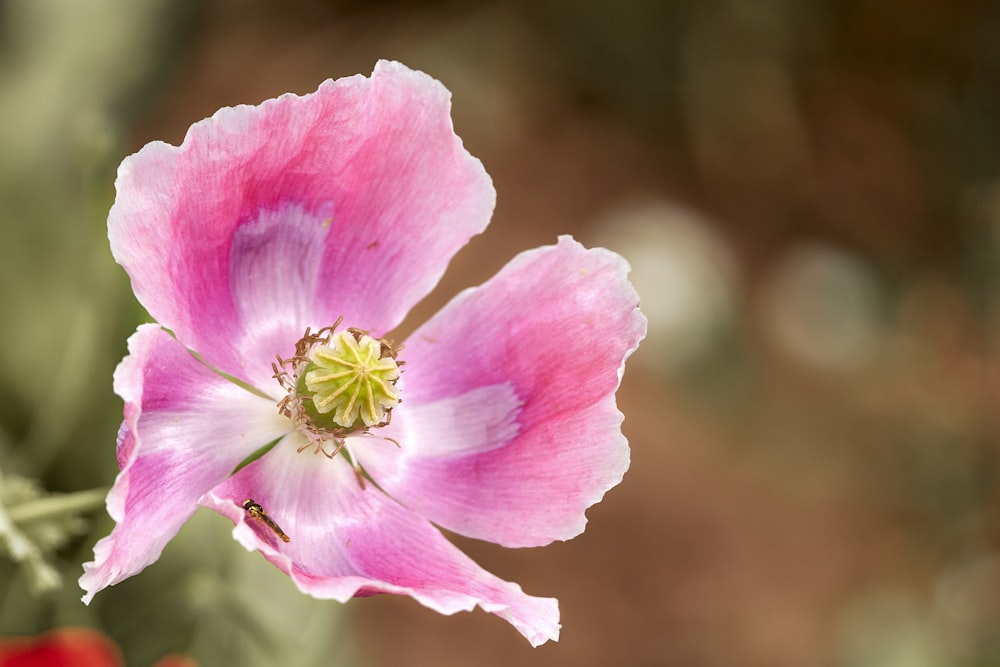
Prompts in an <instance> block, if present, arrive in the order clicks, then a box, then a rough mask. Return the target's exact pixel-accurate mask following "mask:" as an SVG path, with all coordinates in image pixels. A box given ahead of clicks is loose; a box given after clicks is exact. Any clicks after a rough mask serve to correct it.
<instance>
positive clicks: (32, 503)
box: [7, 488, 108, 524]
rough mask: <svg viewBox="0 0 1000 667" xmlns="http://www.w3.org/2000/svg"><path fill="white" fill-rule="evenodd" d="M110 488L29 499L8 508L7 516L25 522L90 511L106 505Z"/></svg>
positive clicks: (14, 520)
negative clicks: (105, 499) (105, 501)
mask: <svg viewBox="0 0 1000 667" xmlns="http://www.w3.org/2000/svg"><path fill="white" fill-rule="evenodd" d="M107 495H108V489H106V488H105V489H90V490H89V491H77V492H76V493H67V494H64V495H59V496H47V497H45V498H38V499H37V500H29V501H28V502H25V503H21V504H20V505H16V506H14V507H10V508H8V509H7V516H8V517H9V518H10V520H11V522H13V523H15V524H24V523H27V522H29V521H36V520H38V519H47V518H49V517H53V516H61V515H63V514H77V513H80V512H89V511H90V510H95V509H98V508H100V507H103V506H104V498H105V497H106V496H107Z"/></svg>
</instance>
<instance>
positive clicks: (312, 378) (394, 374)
mask: <svg viewBox="0 0 1000 667" xmlns="http://www.w3.org/2000/svg"><path fill="white" fill-rule="evenodd" d="M337 324H340V320H338V321H337ZM337 324H334V325H333V326H332V327H325V328H323V329H320V330H319V331H317V332H316V333H310V331H309V330H308V329H306V333H305V335H304V336H303V337H302V338H301V339H300V340H299V341H298V342H297V343H296V344H295V356H293V357H292V358H291V359H282V358H281V357H278V363H277V364H274V365H273V368H274V377H275V378H276V379H277V380H278V382H279V383H280V384H281V386H282V387H283V388H284V389H285V391H287V392H288V394H287V395H286V396H285V398H283V399H282V400H281V402H280V403H278V411H279V412H281V414H283V415H285V416H286V417H288V418H289V419H291V420H292V421H293V422H294V423H295V425H296V428H298V430H299V431H301V432H302V433H303V434H305V435H306V437H307V438H308V439H309V443H310V444H312V445H315V447H316V449H317V451H323V452H324V453H326V445H328V444H329V445H330V447H332V449H333V454H329V453H328V454H327V455H328V456H330V457H331V458H332V457H333V456H335V455H336V453H337V452H339V451H340V449H341V448H342V447H343V446H344V438H346V437H349V436H352V435H360V434H364V433H368V432H369V430H370V429H372V428H378V427H380V426H385V425H387V424H388V423H389V421H390V419H391V416H392V409H393V408H394V407H396V405H398V404H399V401H400V398H399V389H398V388H397V387H396V381H397V380H399V375H400V366H401V365H403V362H401V361H397V360H396V354H397V352H398V351H397V350H396V349H395V348H393V346H392V345H391V344H390V343H389V342H387V341H386V340H384V339H381V338H374V337H372V336H371V335H369V333H368V332H367V331H363V330H361V329H355V328H349V329H345V330H343V331H334V329H335V328H336V327H337ZM303 449H305V447H303Z"/></svg>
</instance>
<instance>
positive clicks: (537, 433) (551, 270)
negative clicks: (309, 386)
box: [356, 237, 646, 546]
mask: <svg viewBox="0 0 1000 667" xmlns="http://www.w3.org/2000/svg"><path fill="white" fill-rule="evenodd" d="M627 272H628V265H627V264H626V262H625V260H623V259H622V258H621V257H619V256H618V255H616V254H614V253H612V252H611V251H608V250H604V249H600V248H599V249H593V250H587V249H586V248H584V247H583V246H581V245H580V244H579V243H577V242H576V241H574V240H573V239H571V238H569V237H561V238H560V239H559V243H558V245H555V246H549V247H545V248H539V249H536V250H532V251H529V252H525V253H522V254H521V255H519V256H517V257H515V258H514V259H513V260H512V261H511V262H510V263H509V264H508V265H507V266H506V267H505V268H504V269H503V270H501V271H500V273H499V274H498V275H497V276H495V277H494V278H493V279H491V280H490V281H489V282H487V283H486V284H484V285H482V286H480V287H478V288H474V289H471V290H466V291H465V292H463V293H462V294H460V295H458V297H456V298H455V299H454V300H453V301H452V302H451V303H450V304H448V305H447V306H446V307H445V308H444V309H442V310H441V312H439V313H438V314H437V315H436V316H435V317H434V318H432V319H431V320H430V321H429V322H427V324H425V325H424V326H423V327H421V328H420V329H419V330H417V331H416V332H415V333H414V334H413V336H411V337H410V339H409V340H408V341H407V342H406V345H405V349H404V353H405V359H406V374H405V375H404V379H405V386H403V387H402V388H401V393H402V395H403V397H404V398H403V403H401V404H400V405H399V407H397V408H396V410H395V411H394V412H393V421H392V424H391V425H390V427H387V429H386V434H387V435H390V436H391V437H393V438H394V439H396V440H398V441H399V443H400V447H399V448H398V449H397V448H396V447H395V446H394V445H392V444H391V443H384V442H374V440H375V439H373V442H372V443H370V444H369V445H367V446H363V447H362V446H359V447H357V448H356V451H357V456H358V459H359V461H360V462H361V464H362V465H363V466H364V467H365V469H366V470H367V471H368V472H369V473H370V474H371V475H372V477H373V479H375V481H376V482H377V483H378V484H379V485H380V486H381V487H382V488H383V489H385V490H386V492H387V493H388V494H389V495H391V496H392V497H394V498H396V499H397V500H398V501H400V502H401V503H403V504H405V505H407V506H409V507H411V508H414V509H416V510H417V511H418V512H420V513H421V514H422V515H424V516H426V517H427V518H428V519H430V520H431V521H433V522H434V523H436V524H438V525H440V526H442V527H444V528H447V529H448V530H452V531H455V532H457V533H460V534H463V535H468V536H470V537H476V538H480V539H485V540H490V541H492V542H497V543H499V544H503V545H505V546H538V545H542V544H546V543H548V542H551V541H553V540H557V539H569V538H571V537H574V536H576V535H578V534H579V533H581V532H582V531H583V529H584V525H585V523H586V517H585V516H584V511H585V510H586V509H587V508H588V507H590V506H591V505H593V504H594V503H596V502H598V501H599V500H600V499H601V497H602V496H603V495H604V494H605V492H607V491H608V489H610V488H611V487H613V486H615V485H616V484H618V482H620V481H621V479H622V476H623V474H624V473H625V470H626V469H627V468H628V464H629V449H628V443H627V441H626V439H625V437H624V436H623V435H622V433H621V422H622V415H621V413H620V412H619V411H618V409H617V407H616V405H615V390H616V389H617V387H618V384H619V382H620V380H621V374H622V370H623V364H624V362H625V359H626V358H627V357H628V356H629V354H631V352H632V351H633V350H635V348H636V347H637V346H638V344H639V341H640V340H641V338H642V336H643V335H644V333H645V328H646V320H645V318H644V317H643V316H642V314H641V313H640V312H639V310H638V309H637V304H638V297H637V295H636V293H635V291H634V290H633V289H632V286H631V285H630V284H629V282H628V279H627V277H626V274H627ZM401 384H402V380H401ZM482 392H486V394H485V395H488V396H489V397H490V400H486V401H484V400H481V399H482V398H483V394H482ZM457 405H463V406H465V407H464V409H465V410H466V411H467V413H466V414H465V415H464V416H463V418H462V419H454V418H452V419H446V418H437V416H436V415H439V414H447V410H442V409H441V408H442V406H445V407H448V406H451V407H454V406H457ZM476 422H479V423H481V424H482V425H483V428H481V429H480V430H479V431H476V430H475V429H470V428H469V427H468V426H467V425H468V424H470V423H473V424H474V423H476Z"/></svg>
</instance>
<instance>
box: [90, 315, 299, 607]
mask: <svg viewBox="0 0 1000 667" xmlns="http://www.w3.org/2000/svg"><path fill="white" fill-rule="evenodd" d="M115 391H116V392H117V393H118V394H119V395H120V396H121V397H122V398H123V399H125V423H124V424H123V426H122V429H121V431H120V432H119V449H118V455H119V465H120V466H121V472H120V473H119V475H118V478H117V479H116V480H115V484H114V487H112V489H111V492H110V493H109V494H108V501H107V506H108V514H110V515H111V518H112V519H114V520H115V522H116V524H117V525H115V527H114V530H113V531H112V533H111V535H109V536H108V537H105V538H104V539H102V540H101V541H100V542H98V543H97V545H96V546H95V547H94V561H93V562H90V563H86V564H84V566H83V568H84V574H83V576H82V577H80V586H81V587H82V588H83V589H84V590H85V591H86V595H84V597H83V600H84V602H87V603H89V602H90V600H91V599H92V598H93V596H94V594H95V593H97V591H99V590H101V589H103V588H105V587H107V586H111V585H113V584H115V583H118V582H119V581H122V580H123V579H125V578H127V577H130V576H132V575H133V574H136V573H137V572H139V571H140V570H142V569H143V568H145V567H146V566H147V565H149V564H151V563H153V562H154V561H155V560H156V559H157V558H159V556H160V553H161V552H162V551H163V547H164V546H165V545H166V543H167V542H168V541H170V539H171V538H172V537H173V536H174V535H175V534H176V533H177V531H178V530H179V529H180V527H181V525H183V524H184V522H185V521H187V520H188V519H189V518H190V517H191V515H192V514H193V513H194V511H195V510H196V509H197V507H198V498H199V497H201V495H202V494H204V493H205V492H206V491H208V490H209V489H211V488H212V487H213V486H215V485H216V484H218V483H219V482H221V481H222V480H224V479H225V478H226V477H227V476H228V475H229V474H230V473H231V472H232V471H233V469H234V468H235V467H236V466H237V465H238V464H239V463H240V462H241V461H243V460H244V459H245V458H246V457H247V456H249V455H250V454H252V453H253V452H254V451H256V450H257V449H258V448H260V447H262V446H263V445H266V444H267V443H269V442H272V441H274V440H276V439H277V438H279V437H281V436H282V435H283V434H284V433H285V432H287V431H288V429H289V427H290V422H289V421H288V420H287V419H285V418H283V417H281V416H280V415H279V414H278V412H277V409H276V408H275V405H274V403H273V402H272V401H270V400H269V399H266V398H262V397H260V396H257V395H255V394H252V393H250V392H248V391H247V390H245V389H243V388H241V387H239V386H237V385H235V384H233V383H232V382H230V381H229V380H226V379H224V378H223V377H221V376H220V375H218V374H217V373H215V372H213V371H212V370H211V369H209V368H208V367H207V366H205V365H204V364H202V363H201V362H199V361H198V360H197V359H195V357H194V356H192V355H191V353H189V352H188V351H187V350H186V349H184V347H183V346H182V345H180V343H178V342H177V341H176V340H174V339H173V338H172V337H171V336H170V335H169V334H167V333H166V332H165V331H164V330H163V329H161V328H160V327H159V326H157V325H154V324H146V325H143V326H141V327H139V329H138V331H136V333H135V334H133V335H132V336H131V337H130V338H129V356H127V357H125V359H124V360H123V361H122V363H121V364H120V365H119V366H118V369H117V370H116V371H115Z"/></svg>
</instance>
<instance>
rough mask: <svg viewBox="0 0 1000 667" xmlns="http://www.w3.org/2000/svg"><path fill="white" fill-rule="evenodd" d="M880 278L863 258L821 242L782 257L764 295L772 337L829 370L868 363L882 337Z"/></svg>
mask: <svg viewBox="0 0 1000 667" xmlns="http://www.w3.org/2000/svg"><path fill="white" fill-rule="evenodd" d="M879 293H880V284H879V281H878V278H877V277H876V275H875V273H874V272H873V271H872V270H871V269H870V268H869V267H868V266H867V265H866V264H865V263H864V262H862V261H861V260H860V259H858V258H856V257H854V256H852V255H849V254H847V253H846V252H843V251H841V250H838V249H836V248H833V247H831V246H828V245H824V244H819V243H809V244H805V245H802V246H799V247H797V248H795V249H793V250H792V251H791V252H790V253H788V254H787V255H786V256H785V257H784V258H782V259H781V260H779V261H778V262H777V263H776V265H775V266H774V267H773V268H772V270H771V272H770V274H769V275H768V276H767V277H766V279H765V280H764V282H763V284H762V286H761V291H760V293H759V295H758V297H759V298H758V306H759V310H758V313H759V315H760V316H761V317H762V320H763V321H762V322H761V324H762V326H763V328H764V331H765V332H766V333H767V335H769V336H770V338H771V339H772V340H773V341H774V342H775V343H776V344H777V345H778V346H779V347H780V348H781V349H782V350H783V351H784V352H786V353H787V354H789V355H790V356H792V357H794V358H795V359H797V360H798V361H801V362H803V363H806V364H808V365H811V366H814V367H818V368H820V369H823V370H826V371H834V372H839V371H850V370H854V369H856V368H859V367H861V366H863V365H864V364H866V363H867V362H868V361H869V360H871V359H872V357H873V356H874V355H875V353H876V349H877V346H878V343H879V341H880V338H881V326H880V322H879V320H880V306H879V303H880V294H879Z"/></svg>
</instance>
